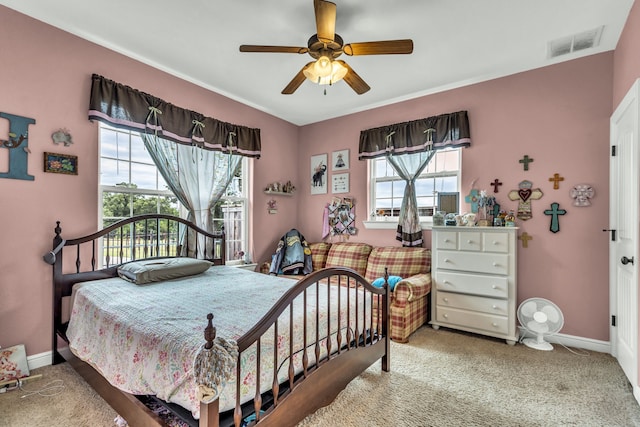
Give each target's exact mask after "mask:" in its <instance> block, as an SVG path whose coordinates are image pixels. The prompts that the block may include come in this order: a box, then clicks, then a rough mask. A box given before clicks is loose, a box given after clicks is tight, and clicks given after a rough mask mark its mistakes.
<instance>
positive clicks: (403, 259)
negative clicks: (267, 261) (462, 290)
mask: <svg viewBox="0 0 640 427" xmlns="http://www.w3.org/2000/svg"><path fill="white" fill-rule="evenodd" d="M309 248H310V249H311V259H312V262H313V269H314V270H319V269H321V268H325V267H348V268H352V269H353V270H355V271H357V272H358V273H360V274H361V275H362V276H364V278H365V279H367V280H368V281H369V282H373V281H374V280H375V279H377V278H380V277H383V276H384V269H385V267H386V268H387V271H388V274H389V276H400V277H402V280H401V281H400V282H398V283H397V284H396V286H395V288H394V290H393V292H392V294H391V307H390V315H391V339H393V340H394V341H397V342H407V341H408V340H409V335H411V334H412V333H413V332H414V331H415V330H416V329H418V328H419V327H420V326H422V325H424V323H425V322H426V321H427V316H428V314H429V310H428V309H429V292H431V251H430V250H429V249H427V248H406V247H398V246H393V247H391V246H389V247H373V246H371V245H368V244H366V243H355V242H339V243H328V242H319V243H311V244H310V245H309Z"/></svg>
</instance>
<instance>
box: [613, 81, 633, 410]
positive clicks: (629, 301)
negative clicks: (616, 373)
mask: <svg viewBox="0 0 640 427" xmlns="http://www.w3.org/2000/svg"><path fill="white" fill-rule="evenodd" d="M639 90H640V80H638V81H636V83H635V84H634V85H633V87H632V88H631V90H630V91H629V93H627V95H626V96H625V98H624V99H623V100H622V102H621V103H620V105H619V106H618V108H616V111H615V112H614V113H613V115H612V116H611V138H610V144H611V150H612V152H611V167H610V172H609V173H610V201H609V221H610V224H609V225H610V227H609V228H610V229H612V230H615V241H611V243H610V247H609V271H610V284H609V285H610V296H611V314H612V316H615V324H616V325H615V326H612V327H611V353H612V354H613V356H614V357H616V358H617V359H618V363H620V366H621V367H622V369H623V370H624V372H625V374H626V375H627V378H629V381H630V382H631V384H632V386H633V389H634V394H635V395H636V399H638V396H639V394H638V390H639V388H638V290H637V287H638V264H639V263H640V259H639V258H640V253H639V252H638V239H639V236H638V220H639V218H638V203H639V196H638V163H639V161H638V145H639V144H638V111H639V110H638V102H639V99H638V98H639V95H640V93H639ZM614 153H615V154H614Z"/></svg>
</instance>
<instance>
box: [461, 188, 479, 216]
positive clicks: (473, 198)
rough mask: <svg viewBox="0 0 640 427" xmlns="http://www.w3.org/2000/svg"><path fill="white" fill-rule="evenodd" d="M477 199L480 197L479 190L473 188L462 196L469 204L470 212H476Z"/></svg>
mask: <svg viewBox="0 0 640 427" xmlns="http://www.w3.org/2000/svg"><path fill="white" fill-rule="evenodd" d="M478 199H480V192H479V191H478V190H477V189H476V188H474V189H472V190H471V191H470V192H469V194H468V195H467V196H464V201H465V202H467V203H469V204H470V205H471V212H473V213H478Z"/></svg>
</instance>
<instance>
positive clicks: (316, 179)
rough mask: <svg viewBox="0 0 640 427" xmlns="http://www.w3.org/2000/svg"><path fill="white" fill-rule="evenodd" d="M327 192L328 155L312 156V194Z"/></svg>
mask: <svg viewBox="0 0 640 427" xmlns="http://www.w3.org/2000/svg"><path fill="white" fill-rule="evenodd" d="M326 193H327V155H326V154H317V155H315V156H311V194H326Z"/></svg>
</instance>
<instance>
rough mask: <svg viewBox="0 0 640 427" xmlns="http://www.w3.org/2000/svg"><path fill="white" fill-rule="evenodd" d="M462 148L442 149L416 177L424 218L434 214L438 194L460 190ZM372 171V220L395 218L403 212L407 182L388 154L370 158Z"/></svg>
mask: <svg viewBox="0 0 640 427" xmlns="http://www.w3.org/2000/svg"><path fill="white" fill-rule="evenodd" d="M461 157H462V156H461V153H460V149H459V148H455V149H447V150H438V151H437V152H436V154H435V155H434V157H433V159H431V161H430V162H429V165H428V166H427V167H426V168H425V170H424V171H423V172H422V174H421V175H420V177H419V178H418V179H417V180H416V199H417V202H418V213H419V215H420V218H421V219H422V220H425V219H426V217H431V216H433V213H434V211H435V210H436V208H437V205H438V193H450V192H459V191H460V161H461ZM369 162H370V170H371V178H370V183H371V198H370V200H371V202H370V203H371V206H370V210H369V211H370V212H371V218H370V219H371V220H379V219H381V218H384V219H389V218H394V219H396V220H397V217H398V215H399V214H400V206H401V205H402V198H403V197H404V189H405V186H406V185H405V181H404V180H403V179H402V178H400V177H399V176H398V174H397V173H396V172H395V171H394V170H393V168H392V167H391V165H390V164H389V162H387V159H386V157H379V158H376V159H372V160H369Z"/></svg>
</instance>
